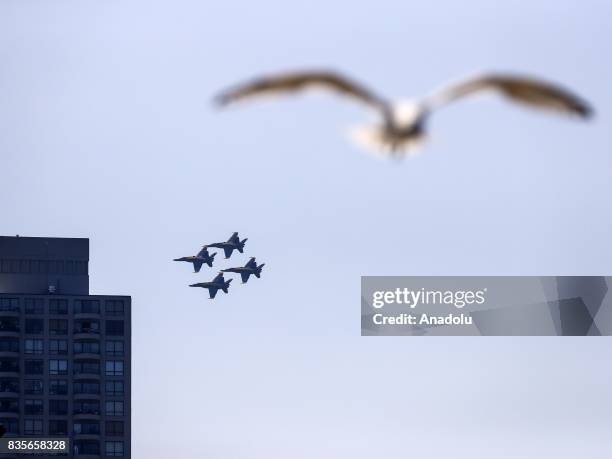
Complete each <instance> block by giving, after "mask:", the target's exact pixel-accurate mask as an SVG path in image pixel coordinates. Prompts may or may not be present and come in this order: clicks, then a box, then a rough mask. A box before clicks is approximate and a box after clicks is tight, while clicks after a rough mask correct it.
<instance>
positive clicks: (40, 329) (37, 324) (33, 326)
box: [25, 319, 45, 335]
mask: <svg viewBox="0 0 612 459" xmlns="http://www.w3.org/2000/svg"><path fill="white" fill-rule="evenodd" d="M44 331H45V321H44V320H43V319H26V320H25V332H26V333H29V334H30V335H42V334H43V333H44Z"/></svg>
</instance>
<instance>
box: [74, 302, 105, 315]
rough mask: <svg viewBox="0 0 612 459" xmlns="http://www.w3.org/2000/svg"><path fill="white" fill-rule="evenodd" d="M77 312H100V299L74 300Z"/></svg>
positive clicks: (75, 311)
mask: <svg viewBox="0 0 612 459" xmlns="http://www.w3.org/2000/svg"><path fill="white" fill-rule="evenodd" d="M74 313H75V314H100V302H99V301H98V300H74Z"/></svg>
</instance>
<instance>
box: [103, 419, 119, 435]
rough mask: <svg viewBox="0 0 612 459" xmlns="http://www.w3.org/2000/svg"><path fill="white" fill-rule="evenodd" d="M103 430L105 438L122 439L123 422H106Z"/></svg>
mask: <svg viewBox="0 0 612 459" xmlns="http://www.w3.org/2000/svg"><path fill="white" fill-rule="evenodd" d="M104 430H105V434H106V436H107V437H122V436H123V421H106V424H105V426H104Z"/></svg>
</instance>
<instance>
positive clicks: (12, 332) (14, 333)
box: [0, 327, 19, 338]
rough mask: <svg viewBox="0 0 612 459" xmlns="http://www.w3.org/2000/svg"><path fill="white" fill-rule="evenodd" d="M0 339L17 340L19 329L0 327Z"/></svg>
mask: <svg viewBox="0 0 612 459" xmlns="http://www.w3.org/2000/svg"><path fill="white" fill-rule="evenodd" d="M0 338H19V327H0Z"/></svg>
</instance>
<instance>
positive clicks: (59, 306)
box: [49, 299, 68, 314]
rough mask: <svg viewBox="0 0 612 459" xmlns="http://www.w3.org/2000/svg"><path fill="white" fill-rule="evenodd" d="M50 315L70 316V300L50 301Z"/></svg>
mask: <svg viewBox="0 0 612 459" xmlns="http://www.w3.org/2000/svg"><path fill="white" fill-rule="evenodd" d="M49 314H68V300H59V299H53V300H49Z"/></svg>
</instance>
